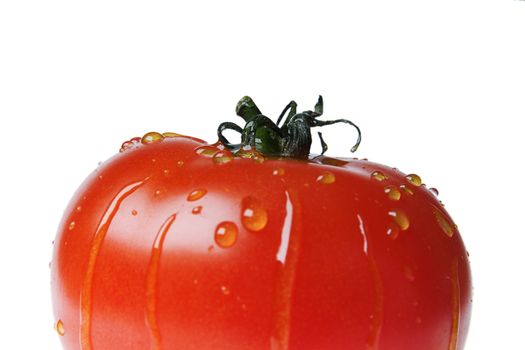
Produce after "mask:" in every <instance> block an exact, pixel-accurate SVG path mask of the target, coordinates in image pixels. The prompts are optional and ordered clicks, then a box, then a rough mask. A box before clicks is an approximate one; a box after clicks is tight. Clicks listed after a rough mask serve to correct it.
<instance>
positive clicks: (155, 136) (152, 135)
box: [141, 131, 164, 144]
mask: <svg viewBox="0 0 525 350" xmlns="http://www.w3.org/2000/svg"><path fill="white" fill-rule="evenodd" d="M163 139H164V136H162V134H159V133H158V132H155V131H152V132H148V133H147V134H145V135H144V136H142V139H141V142H142V143H144V144H147V143H153V142H158V141H162V140H163Z"/></svg>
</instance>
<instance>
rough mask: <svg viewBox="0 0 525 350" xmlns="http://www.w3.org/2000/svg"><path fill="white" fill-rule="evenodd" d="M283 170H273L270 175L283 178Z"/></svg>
mask: <svg viewBox="0 0 525 350" xmlns="http://www.w3.org/2000/svg"><path fill="white" fill-rule="evenodd" d="M284 173H285V171H284V169H283V168H278V169H275V170H274V171H273V172H272V175H275V176H284Z"/></svg>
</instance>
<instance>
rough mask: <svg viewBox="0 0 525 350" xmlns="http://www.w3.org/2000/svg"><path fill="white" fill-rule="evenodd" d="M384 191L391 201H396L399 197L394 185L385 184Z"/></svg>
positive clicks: (399, 194)
mask: <svg viewBox="0 0 525 350" xmlns="http://www.w3.org/2000/svg"><path fill="white" fill-rule="evenodd" d="M385 193H386V195H387V196H388V198H390V199H391V200H393V201H398V200H399V199H400V198H401V192H399V190H398V189H397V187H396V186H394V185H391V186H386V187H385Z"/></svg>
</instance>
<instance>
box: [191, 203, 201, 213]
mask: <svg viewBox="0 0 525 350" xmlns="http://www.w3.org/2000/svg"><path fill="white" fill-rule="evenodd" d="M201 212H202V205H199V206H197V207H195V208H193V209H192V210H191V213H192V214H195V215H197V214H200V213H201Z"/></svg>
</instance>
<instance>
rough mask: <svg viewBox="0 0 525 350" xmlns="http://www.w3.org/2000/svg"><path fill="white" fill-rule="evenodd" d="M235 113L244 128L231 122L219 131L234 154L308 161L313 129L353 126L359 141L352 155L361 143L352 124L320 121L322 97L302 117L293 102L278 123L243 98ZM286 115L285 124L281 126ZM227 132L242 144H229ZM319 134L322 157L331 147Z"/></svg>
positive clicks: (359, 136)
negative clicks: (245, 150) (255, 153)
mask: <svg viewBox="0 0 525 350" xmlns="http://www.w3.org/2000/svg"><path fill="white" fill-rule="evenodd" d="M235 111H236V114H237V115H238V116H239V117H241V118H243V119H244V121H245V122H246V124H245V126H244V128H242V127H240V126H239V125H237V124H235V123H232V122H223V123H221V124H220V125H219V127H218V129H217V135H218V136H219V141H220V142H221V143H222V144H224V145H225V146H226V147H227V148H228V149H229V150H230V151H233V152H238V151H239V150H242V149H243V148H246V147H249V148H251V149H254V150H257V151H258V152H260V153H262V154H263V155H266V156H274V157H290V158H297V159H306V158H308V156H309V154H310V147H311V145H312V135H311V128H313V127H323V126H327V125H333V124H338V123H344V124H348V125H351V126H353V127H354V128H355V129H356V130H357V141H356V143H355V144H354V146H352V148H351V150H350V151H351V152H355V151H356V150H357V148H358V147H359V144H360V143H361V130H360V129H359V127H358V126H357V125H355V124H354V123H353V122H351V121H350V120H347V119H335V120H319V119H318V118H319V117H320V116H321V115H322V114H323V98H322V96H319V99H318V101H317V103H316V105H315V107H314V110H313V111H312V110H308V111H304V112H301V113H297V103H296V102H295V101H293V100H292V101H290V103H288V104H287V105H286V107H285V108H284V109H283V111H282V112H281V114H280V115H279V117H278V118H277V123H274V122H273V121H272V120H271V119H270V118H268V117H266V116H265V115H263V114H262V113H261V111H260V110H259V108H258V107H257V105H256V104H255V102H254V101H253V100H252V99H251V98H250V97H249V96H244V97H243V98H241V99H240V100H239V102H238V103H237V107H236V109H235ZM287 113H288V114H287ZM286 114H287V115H286ZM285 115H286V118H285V119H284V123H283V124H282V125H281V126H279V124H280V123H281V120H283V118H284V116H285ZM225 130H233V131H235V132H238V133H239V134H241V143H240V144H233V143H231V142H229V141H228V139H227V138H226V137H225V136H224V135H223V132H224V131H225ZM317 134H318V136H319V140H320V142H321V147H322V153H321V154H324V153H325V152H326V151H327V150H328V145H327V144H326V142H325V141H324V139H323V136H322V133H321V132H318V133H317Z"/></svg>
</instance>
